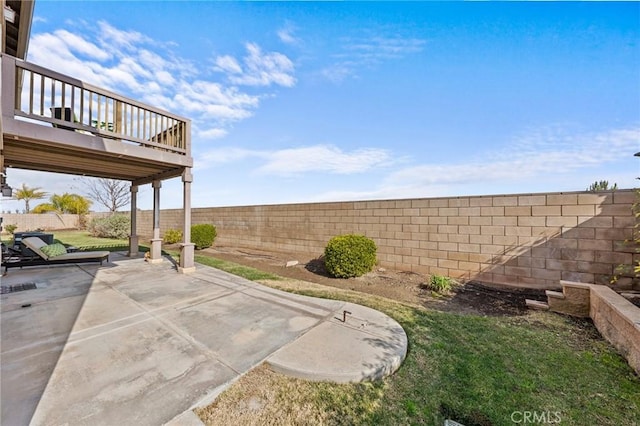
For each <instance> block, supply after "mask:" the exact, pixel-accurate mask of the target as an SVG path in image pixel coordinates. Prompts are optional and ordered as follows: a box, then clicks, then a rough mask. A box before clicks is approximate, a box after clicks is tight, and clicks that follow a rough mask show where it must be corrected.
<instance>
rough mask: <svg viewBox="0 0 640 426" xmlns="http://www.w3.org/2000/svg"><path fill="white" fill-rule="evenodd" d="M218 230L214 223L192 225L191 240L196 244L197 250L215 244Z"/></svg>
mask: <svg viewBox="0 0 640 426" xmlns="http://www.w3.org/2000/svg"><path fill="white" fill-rule="evenodd" d="M216 235H218V234H217V232H216V227H215V226H214V225H210V224H208V223H202V224H199V225H192V226H191V242H192V243H193V244H195V246H196V250H202V249H205V248H207V247H211V246H212V245H213V240H215V238H216Z"/></svg>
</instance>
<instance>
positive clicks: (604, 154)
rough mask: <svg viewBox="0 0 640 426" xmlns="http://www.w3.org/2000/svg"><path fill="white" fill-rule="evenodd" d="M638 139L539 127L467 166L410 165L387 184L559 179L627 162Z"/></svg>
mask: <svg viewBox="0 0 640 426" xmlns="http://www.w3.org/2000/svg"><path fill="white" fill-rule="evenodd" d="M638 141H640V128H630V129H620V130H611V131H607V132H603V133H598V134H582V135H571V134H565V133H564V132H563V131H562V130H560V129H555V130H554V129H545V131H543V132H540V131H536V132H533V133H531V134H529V135H526V136H521V137H519V138H516V141H515V142H514V144H513V145H512V146H511V147H509V148H507V149H506V150H505V151H504V152H502V153H500V154H494V155H488V156H486V158H484V159H479V160H477V161H473V162H468V163H458V164H456V163H451V164H424V165H420V166H415V167H410V168H406V169H404V170H401V171H398V172H396V173H393V174H391V175H390V176H389V178H388V180H387V182H388V183H390V184H395V185H397V184H401V183H411V185H414V186H416V185H417V186H429V185H443V184H444V185H451V184H455V185H463V184H475V183H477V182H485V183H488V182H495V181H505V182H514V181H524V180H530V179H533V178H536V177H541V176H545V175H549V174H552V175H556V176H561V175H565V174H569V173H570V172H573V171H576V170H579V169H585V168H592V167H594V166H596V165H601V164H604V163H608V162H612V161H616V160H623V159H625V158H628V157H629V156H631V155H633V153H635V152H636V151H637V150H638V146H639V143H638Z"/></svg>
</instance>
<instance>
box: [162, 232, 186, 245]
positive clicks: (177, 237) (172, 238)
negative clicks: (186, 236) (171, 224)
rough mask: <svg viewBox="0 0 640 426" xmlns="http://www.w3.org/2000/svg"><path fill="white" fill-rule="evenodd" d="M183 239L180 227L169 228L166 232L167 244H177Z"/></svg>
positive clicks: (165, 239) (165, 240)
mask: <svg viewBox="0 0 640 426" xmlns="http://www.w3.org/2000/svg"><path fill="white" fill-rule="evenodd" d="M180 241H182V231H181V230H179V229H167V231H166V232H165V233H164V242H165V243H167V244H175V243H179V242H180Z"/></svg>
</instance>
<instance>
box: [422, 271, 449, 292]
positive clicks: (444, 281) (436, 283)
mask: <svg viewBox="0 0 640 426" xmlns="http://www.w3.org/2000/svg"><path fill="white" fill-rule="evenodd" d="M428 286H429V288H430V289H431V290H433V291H435V292H436V293H441V294H442V293H448V292H450V291H451V278H449V277H445V276H442V275H437V274H436V275H431V278H430V279H429V284H428Z"/></svg>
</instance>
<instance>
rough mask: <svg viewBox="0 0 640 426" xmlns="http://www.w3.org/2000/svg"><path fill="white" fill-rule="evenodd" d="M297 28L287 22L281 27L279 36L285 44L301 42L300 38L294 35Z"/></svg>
mask: <svg viewBox="0 0 640 426" xmlns="http://www.w3.org/2000/svg"><path fill="white" fill-rule="evenodd" d="M295 31H296V28H295V27H294V26H293V25H292V24H290V23H287V25H285V26H284V27H283V28H280V29H279V30H278V32H277V34H278V38H279V39H280V41H281V42H283V43H285V44H299V43H300V40H299V39H298V38H297V37H296V36H295V35H294V33H295Z"/></svg>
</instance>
